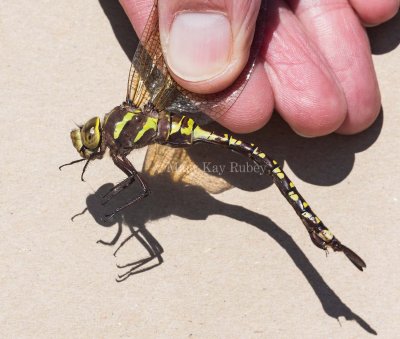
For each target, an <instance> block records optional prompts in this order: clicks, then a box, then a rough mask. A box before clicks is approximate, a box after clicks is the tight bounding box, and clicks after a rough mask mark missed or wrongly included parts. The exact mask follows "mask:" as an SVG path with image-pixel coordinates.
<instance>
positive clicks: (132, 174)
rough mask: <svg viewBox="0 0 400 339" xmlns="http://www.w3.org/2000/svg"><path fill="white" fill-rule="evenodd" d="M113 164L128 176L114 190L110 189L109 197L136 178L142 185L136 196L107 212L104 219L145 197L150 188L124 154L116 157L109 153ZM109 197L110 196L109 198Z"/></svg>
mask: <svg viewBox="0 0 400 339" xmlns="http://www.w3.org/2000/svg"><path fill="white" fill-rule="evenodd" d="M111 157H112V159H113V161H114V164H115V165H116V166H117V167H118V168H119V169H121V170H122V171H123V172H124V173H125V174H126V175H127V176H128V178H127V179H125V180H124V181H123V182H121V183H120V184H118V185H117V186H116V190H115V191H114V190H112V192H111V197H113V196H115V194H118V193H119V192H121V190H122V189H124V188H126V187H128V186H129V185H131V184H132V183H133V182H134V181H135V180H137V181H138V182H139V184H140V186H141V187H142V190H143V192H142V193H141V194H140V195H139V196H137V197H136V198H134V199H132V200H130V201H128V202H127V203H126V204H124V205H122V206H120V207H118V208H116V209H115V210H114V211H113V212H112V213H110V214H107V215H106V216H105V217H106V219H112V217H113V216H114V215H115V214H117V213H119V212H121V211H122V210H124V209H125V208H127V207H129V206H131V205H133V204H134V203H136V202H138V201H139V200H142V199H143V198H145V197H147V196H148V195H149V194H150V189H149V187H148V186H147V184H146V183H145V182H144V180H143V179H142V178H141V176H140V175H139V173H138V172H137V171H136V169H135V167H133V165H132V164H131V162H130V161H129V160H128V159H127V158H126V156H122V157H118V156H117V155H111ZM109 199H111V198H109Z"/></svg>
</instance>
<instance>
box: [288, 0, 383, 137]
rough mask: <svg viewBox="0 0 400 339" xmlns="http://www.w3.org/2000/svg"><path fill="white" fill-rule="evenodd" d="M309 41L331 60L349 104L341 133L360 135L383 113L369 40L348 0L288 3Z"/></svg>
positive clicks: (292, 0)
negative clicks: (316, 4)
mask: <svg viewBox="0 0 400 339" xmlns="http://www.w3.org/2000/svg"><path fill="white" fill-rule="evenodd" d="M287 1H288V2H289V3H290V5H291V7H292V9H293V10H294V12H295V14H296V16H297V17H298V19H299V20H300V21H301V22H302V24H303V26H304V27H305V28H306V30H307V32H308V35H309V37H310V39H312V40H313V41H314V42H315V43H316V44H317V46H318V48H319V50H320V51H321V52H322V54H323V55H324V56H325V59H326V60H328V63H329V65H330V67H331V69H332V70H333V72H334V73H335V75H336V77H337V78H338V79H339V82H340V85H341V87H342V88H343V91H344V94H345V96H346V101H347V116H346V119H345V121H344V122H343V124H342V126H341V127H340V128H339V129H338V132H340V133H345V134H353V133H358V132H360V131H362V130H364V129H366V128H367V127H369V126H370V125H371V124H372V123H373V122H374V121H375V119H376V117H377V115H378V113H379V110H380V94H379V88H378V82H377V79H376V75H375V71H374V67H373V63H372V57H371V51H370V47H369V42H368V38H367V36H366V33H365V31H364V28H363V27H362V26H361V24H360V22H359V20H358V17H357V16H356V14H355V13H354V11H353V9H352V8H351V6H350V5H349V3H348V1H347V0H320V1H318V3H319V5H318V6H315V0H287Z"/></svg>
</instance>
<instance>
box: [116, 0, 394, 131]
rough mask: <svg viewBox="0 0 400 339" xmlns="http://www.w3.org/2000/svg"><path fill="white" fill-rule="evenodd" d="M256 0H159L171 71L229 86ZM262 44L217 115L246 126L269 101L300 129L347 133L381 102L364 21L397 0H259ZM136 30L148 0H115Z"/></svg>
mask: <svg viewBox="0 0 400 339" xmlns="http://www.w3.org/2000/svg"><path fill="white" fill-rule="evenodd" d="M260 1H261V0H253V1H252V0H239V1H224V0H210V1H196V0H168V1H166V0H159V17H160V36H161V42H162V44H163V47H164V48H163V49H164V51H165V52H166V56H165V57H166V61H167V62H168V66H169V68H170V70H171V71H172V75H173V77H174V78H175V80H176V81H177V82H178V83H179V84H180V85H182V86H183V87H185V88H187V89H189V90H191V91H193V92H198V93H212V92H218V91H220V90H222V89H224V88H226V87H227V86H229V85H230V84H231V83H232V82H233V81H234V80H235V79H236V77H237V76H238V75H239V74H240V72H241V70H242V69H243V67H244V66H245V64H246V61H247V56H248V50H249V47H250V45H251V41H252V37H253V31H254V25H255V21H256V19H257V14H258V9H259V6H260ZM267 1H268V5H267V6H268V7H267V12H268V18H267V27H266V36H265V40H264V44H265V48H264V49H263V50H262V51H263V52H262V53H261V55H260V56H259V61H258V63H257V66H256V68H255V71H254V73H253V75H252V77H251V78H250V80H249V83H248V84H247V86H246V87H245V89H244V91H243V93H242V95H241V96H240V97H239V99H238V100H237V101H236V103H235V104H234V105H233V106H232V108H231V109H230V110H229V111H228V112H226V114H224V115H223V116H222V117H220V118H219V119H218V122H219V123H221V124H222V125H224V126H225V127H227V128H229V129H231V130H233V131H235V132H241V133H245V132H251V131H254V130H257V129H259V128H261V127H262V126H263V125H264V124H266V123H267V121H268V120H269V119H270V117H271V114H272V111H273V109H274V108H275V109H276V110H277V111H278V112H279V113H280V114H281V116H282V117H283V119H285V120H286V122H287V123H288V124H289V125H290V126H291V127H292V129H293V130H294V131H296V132H297V133H298V134H300V135H304V136H310V137H311V136H321V135H326V134H329V133H331V132H337V133H342V134H354V133H358V132H361V131H363V130H365V129H366V128H368V127H369V126H370V125H371V124H372V123H373V122H374V121H375V119H376V117H377V115H378V113H379V110H380V105H381V99H380V94H379V87H378V83H377V79H376V75H375V70H374V66H373V63H372V58H371V51H370V47H369V42H368V38H367V35H366V33H365V29H364V27H363V24H362V23H364V24H365V25H376V24H380V23H382V22H384V21H387V20H388V19H390V18H391V17H393V16H394V15H395V14H396V13H397V11H398V9H399V3H400V1H399V0H369V1H365V0H286V1H284V0H267ZM120 2H121V4H122V6H123V8H124V10H125V12H126V13H127V15H128V17H129V19H130V20H131V22H132V24H133V26H134V28H135V30H136V32H137V33H138V35H139V36H140V33H141V31H142V30H143V27H144V25H145V23H146V20H147V17H148V13H149V12H150V9H151V7H152V4H153V0H140V1H139V0H120Z"/></svg>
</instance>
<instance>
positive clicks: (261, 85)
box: [217, 62, 274, 133]
mask: <svg viewBox="0 0 400 339" xmlns="http://www.w3.org/2000/svg"><path fill="white" fill-rule="evenodd" d="M273 109H274V96H273V92H272V88H271V85H270V83H269V80H268V77H267V74H266V73H265V70H264V66H263V62H259V63H257V65H256V67H255V69H254V71H253V74H252V75H251V77H250V80H249V82H248V83H247V85H246V87H245V88H244V90H243V92H242V94H241V95H240V96H239V98H238V99H237V100H236V102H235V104H234V105H233V106H232V107H231V108H230V109H229V111H227V112H226V113H225V114H224V115H222V116H221V117H220V118H219V119H217V121H218V122H219V123H220V124H221V125H223V126H224V127H226V128H228V129H230V130H231V131H233V132H235V133H250V132H254V131H256V130H258V129H260V128H261V127H262V126H264V125H265V124H266V123H267V122H268V120H269V119H270V118H271V115H272V112H273Z"/></svg>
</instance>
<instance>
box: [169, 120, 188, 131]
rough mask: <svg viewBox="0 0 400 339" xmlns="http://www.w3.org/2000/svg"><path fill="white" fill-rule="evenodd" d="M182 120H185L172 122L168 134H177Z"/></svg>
mask: <svg viewBox="0 0 400 339" xmlns="http://www.w3.org/2000/svg"><path fill="white" fill-rule="evenodd" d="M183 119H185V117H182V118H181V120H179V122H178V123H176V122H172V126H171V132H170V134H174V133H176V132H179V130H180V129H181V126H182V121H183Z"/></svg>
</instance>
